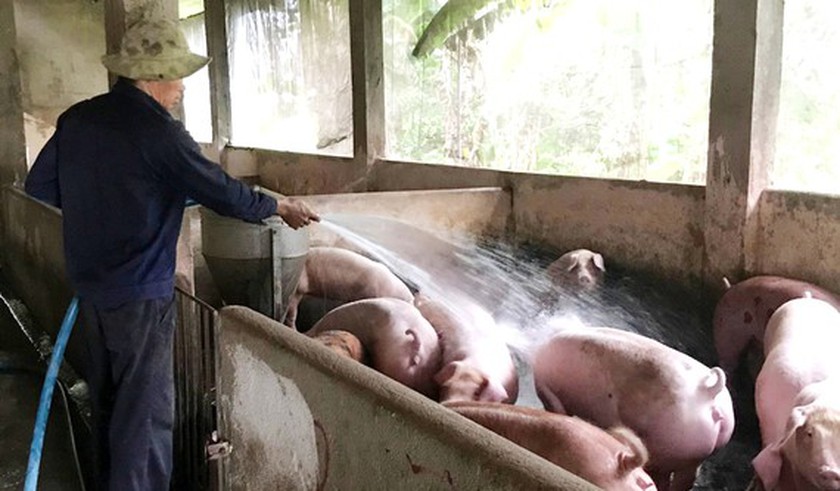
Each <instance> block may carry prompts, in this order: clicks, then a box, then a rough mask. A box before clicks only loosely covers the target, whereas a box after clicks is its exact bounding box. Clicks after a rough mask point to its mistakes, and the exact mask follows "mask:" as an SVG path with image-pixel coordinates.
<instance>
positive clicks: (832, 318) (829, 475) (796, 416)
mask: <svg viewBox="0 0 840 491" xmlns="http://www.w3.org/2000/svg"><path fill="white" fill-rule="evenodd" d="M838 346H840V313H839V312H838V311H837V309H836V308H835V307H833V306H832V305H831V304H830V303H828V302H825V301H822V300H818V299H814V298H800V299H794V300H791V301H789V302H786V303H785V304H784V305H782V306H781V307H779V309H778V310H777V311H776V313H774V314H773V316H772V317H770V321H769V322H768V323H767V329H766V332H765V334H764V354H765V360H764V365H763V366H762V368H761V372H760V373H759V374H758V378H757V379H756V386H755V401H756V413H757V414H758V418H759V424H760V427H761V441H762V444H763V445H764V448H763V449H762V451H761V452H760V453H759V454H758V456H756V458H755V459H754V460H753V467H754V468H755V471H756V475H757V476H758V478H759V479H760V480H761V482H762V484H763V485H764V489H766V490H768V491H772V490H782V491H794V490H795V491H803V490H832V491H837V490H840V358H838V357H837V347H838Z"/></svg>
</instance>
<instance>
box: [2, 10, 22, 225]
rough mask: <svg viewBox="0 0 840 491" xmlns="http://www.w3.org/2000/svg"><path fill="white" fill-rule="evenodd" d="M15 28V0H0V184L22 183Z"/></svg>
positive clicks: (19, 86) (20, 98) (18, 73)
mask: <svg viewBox="0 0 840 491" xmlns="http://www.w3.org/2000/svg"><path fill="white" fill-rule="evenodd" d="M16 46H17V29H16V27H15V2H14V1H11V0H8V1H2V2H0V94H2V96H0V186H2V185H6V184H13V183H15V182H19V183H21V184H22V183H23V180H24V179H25V177H26V138H25V136H24V122H23V121H24V120H23V100H22V94H21V83H20V65H19V63H18V61H19V60H18V58H17V52H16V50H15V47H16ZM0 215H1V214H0Z"/></svg>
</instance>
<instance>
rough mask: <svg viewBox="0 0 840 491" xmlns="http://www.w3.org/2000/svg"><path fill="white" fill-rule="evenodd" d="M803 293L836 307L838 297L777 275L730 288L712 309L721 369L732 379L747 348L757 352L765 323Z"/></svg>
mask: <svg viewBox="0 0 840 491" xmlns="http://www.w3.org/2000/svg"><path fill="white" fill-rule="evenodd" d="M727 284H728V282H727ZM806 291H807V292H811V295H812V296H813V298H817V299H820V300H825V301H827V302H829V303H830V304H832V305H834V307H836V308H840V298H838V297H837V296H836V295H834V294H833V293H831V292H830V291H828V290H825V289H824V288H820V287H818V286H816V285H813V284H811V283H806V282H804V281H799V280H793V279H789V278H782V277H780V276H755V277H752V278H749V279H747V280H744V281H742V282H740V283H736V284H735V285H733V286H731V287H730V288H729V289H728V290H727V291H726V293H724V294H723V296H722V297H721V298H720V300H719V301H718V303H717V305H716V306H715V313H714V320H713V334H714V339H715V350H716V351H717V355H718V363H719V364H720V366H721V368H723V369H724V370H725V371H726V373H727V374H728V375H729V376H732V374H733V373H734V371H735V369H736V368H738V364H739V363H740V359H741V356H742V355H743V354H744V351H745V350H746V349H747V347H748V346H750V345H753V346H754V347H755V349H756V351H758V352H761V351H762V343H763V339H764V329H765V326H766V325H767V320H768V319H770V316H771V315H773V312H774V311H775V310H776V309H777V308H779V307H780V306H781V305H782V304H783V303H785V302H787V301H788V300H792V299H794V298H799V297H802V296H803V294H804V293H805V292H806Z"/></svg>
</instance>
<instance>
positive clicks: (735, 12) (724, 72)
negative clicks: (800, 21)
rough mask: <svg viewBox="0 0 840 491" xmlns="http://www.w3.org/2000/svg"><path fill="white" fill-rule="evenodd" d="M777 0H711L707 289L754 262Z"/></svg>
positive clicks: (777, 56) (772, 95)
mask: <svg viewBox="0 0 840 491" xmlns="http://www.w3.org/2000/svg"><path fill="white" fill-rule="evenodd" d="M783 7H784V4H783V0H716V1H715V17H714V19H715V20H714V45H713V49H714V51H713V55H712V86H711V103H710V104H711V106H710V115H709V154H708V168H707V173H706V216H705V251H704V279H705V281H706V283H707V285H708V286H709V287H710V288H711V290H713V291H715V290H720V289H721V288H722V285H723V284H722V280H721V279H722V277H724V276H726V277H727V278H729V279H730V281H733V282H734V281H738V280H740V279H742V278H743V277H744V276H745V274H747V272H748V271H749V268H750V265H751V264H753V263H754V262H755V260H754V258H755V252H756V251H755V250H756V246H757V244H756V242H757V229H758V227H757V225H758V224H757V219H758V213H757V211H758V210H757V206H758V200H759V197H760V196H761V192H762V191H763V190H764V189H765V188H766V187H767V184H768V182H769V179H768V176H769V173H770V170H771V167H772V162H773V157H774V153H775V144H774V139H775V132H776V119H777V115H778V107H779V85H780V80H781V55H782V24H783ZM709 258H714V261H712V260H710V259H709Z"/></svg>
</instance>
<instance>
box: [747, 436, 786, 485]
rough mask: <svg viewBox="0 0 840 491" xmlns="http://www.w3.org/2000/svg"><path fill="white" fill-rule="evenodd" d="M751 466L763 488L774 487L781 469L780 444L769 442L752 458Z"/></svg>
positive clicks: (777, 482)
mask: <svg viewBox="0 0 840 491" xmlns="http://www.w3.org/2000/svg"><path fill="white" fill-rule="evenodd" d="M752 466H753V469H755V475H756V476H758V478H759V479H760V480H761V484H762V485H763V486H764V489H776V486H777V485H778V484H779V474H780V473H781V471H782V452H781V446H780V445H779V444H778V443H771V444H770V445H767V446H766V447H764V448H763V449H762V450H761V452H759V453H758V455H756V457H755V458H754V459H753V461H752Z"/></svg>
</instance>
